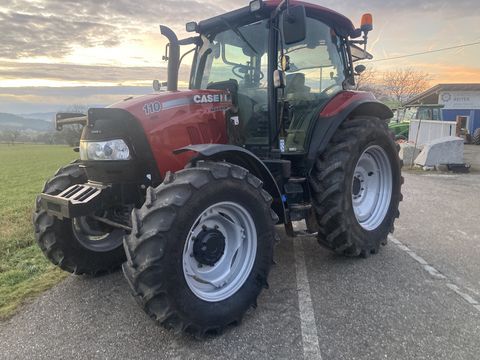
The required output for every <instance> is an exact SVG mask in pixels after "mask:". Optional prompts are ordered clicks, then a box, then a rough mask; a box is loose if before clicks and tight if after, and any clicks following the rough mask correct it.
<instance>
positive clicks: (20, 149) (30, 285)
mask: <svg viewBox="0 0 480 360" xmlns="http://www.w3.org/2000/svg"><path fill="white" fill-rule="evenodd" d="M76 157H77V154H75V153H74V152H73V151H72V149H71V148H69V147H66V146H58V145H18V144H17V145H14V146H8V145H2V144H0V319H4V318H7V317H8V316H10V315H12V314H13V313H14V312H15V310H16V309H17V308H18V306H20V305H21V304H22V303H23V302H24V301H25V300H26V299H28V298H31V297H33V296H35V295H37V294H39V293H41V292H43V291H45V290H46V289H48V288H50V287H51V286H53V285H55V284H56V283H58V282H59V281H61V280H62V279H63V278H65V276H66V273H64V272H63V271H61V270H59V269H57V268H56V267H54V266H53V265H51V264H50V263H49V262H48V260H47V259H45V257H44V256H43V254H42V252H41V250H40V248H39V247H38V246H37V244H36V243H35V240H34V236H33V226H32V221H31V220H32V211H33V204H34V201H35V196H36V195H37V194H38V193H39V192H40V191H41V190H42V187H43V184H44V183H45V181H46V180H47V179H49V178H50V177H52V175H53V174H54V172H55V171H56V170H57V169H58V168H59V167H61V166H63V165H65V164H67V163H69V162H70V161H72V160H74V159H75V158H76Z"/></svg>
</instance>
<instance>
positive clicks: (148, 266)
mask: <svg viewBox="0 0 480 360" xmlns="http://www.w3.org/2000/svg"><path fill="white" fill-rule="evenodd" d="M261 185H262V182H261V181H260V180H259V179H257V178H256V177H254V176H253V175H251V174H249V173H248V171H247V170H245V169H243V168H241V167H238V166H235V165H231V164H228V163H212V162H199V163H198V164H197V165H196V167H191V168H187V169H184V170H182V171H179V172H177V173H175V174H169V175H168V176H167V178H166V179H165V181H164V182H163V184H161V185H160V186H158V187H157V188H156V189H152V188H150V189H149V190H148V191H147V200H146V202H145V204H144V205H143V207H142V208H141V209H139V210H134V211H133V213H132V224H133V229H132V233H131V234H130V235H129V236H126V237H125V250H126V253H127V258H128V261H127V262H126V263H125V264H124V266H123V270H124V273H125V276H126V278H127V280H128V283H129V284H130V286H131V288H132V290H133V293H134V295H135V296H136V297H137V300H138V302H139V304H140V305H141V306H142V307H143V309H144V310H145V311H146V312H147V313H148V314H149V315H150V316H151V317H152V318H154V319H155V320H157V321H158V322H159V323H160V324H161V325H163V326H164V327H166V328H172V329H174V330H175V331H185V332H188V333H191V334H193V335H195V336H202V335H204V334H205V333H210V332H213V333H218V332H221V331H222V330H223V329H224V328H225V327H226V326H228V325H230V324H236V323H238V322H240V320H241V318H242V316H243V314H244V313H245V311H247V309H248V308H250V307H252V306H253V307H255V306H256V299H257V297H258V295H259V294H260V292H261V290H262V288H264V287H266V285H267V276H268V273H269V270H270V266H271V264H272V258H273V240H274V223H275V222H276V221H277V220H278V218H277V217H276V215H275V214H274V213H273V212H272V211H271V209H270V205H271V201H272V198H271V196H270V195H269V194H268V193H267V192H265V191H264V190H263V189H262V186H261Z"/></svg>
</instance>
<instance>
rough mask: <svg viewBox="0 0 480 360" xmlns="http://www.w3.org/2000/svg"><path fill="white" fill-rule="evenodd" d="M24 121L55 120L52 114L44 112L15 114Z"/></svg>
mask: <svg viewBox="0 0 480 360" xmlns="http://www.w3.org/2000/svg"><path fill="white" fill-rule="evenodd" d="M17 115H18V116H21V117H23V118H25V119H37V120H45V121H50V122H51V121H53V119H54V118H55V113H54V112H45V113H31V114H17Z"/></svg>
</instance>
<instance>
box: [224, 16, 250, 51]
mask: <svg viewBox="0 0 480 360" xmlns="http://www.w3.org/2000/svg"><path fill="white" fill-rule="evenodd" d="M220 19H221V20H222V21H223V23H224V24H225V25H227V27H228V28H229V29H230V30H232V31H233V32H234V33H235V34H236V35H237V36H238V37H240V39H242V40H243V41H244V42H245V44H247V46H248V47H249V48H250V50H252V51H253V52H254V53H255V54H257V55H258V51H257V50H255V48H254V47H253V46H252V44H250V42H249V41H248V40H247V39H246V38H245V36H243V34H242V33H241V32H240V30H239V29H238V28H237V27H235V26H233V25H232V24H230V23H229V22H228V21H227V20H225V19H224V18H220Z"/></svg>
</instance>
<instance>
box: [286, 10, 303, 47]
mask: <svg viewBox="0 0 480 360" xmlns="http://www.w3.org/2000/svg"><path fill="white" fill-rule="evenodd" d="M282 32H283V41H284V42H285V44H286V45H290V44H295V43H298V42H300V41H303V40H305V38H306V37H307V15H306V13H305V7H304V6H303V5H299V6H291V7H288V8H287V9H286V10H285V11H284V12H283V14H282Z"/></svg>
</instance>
